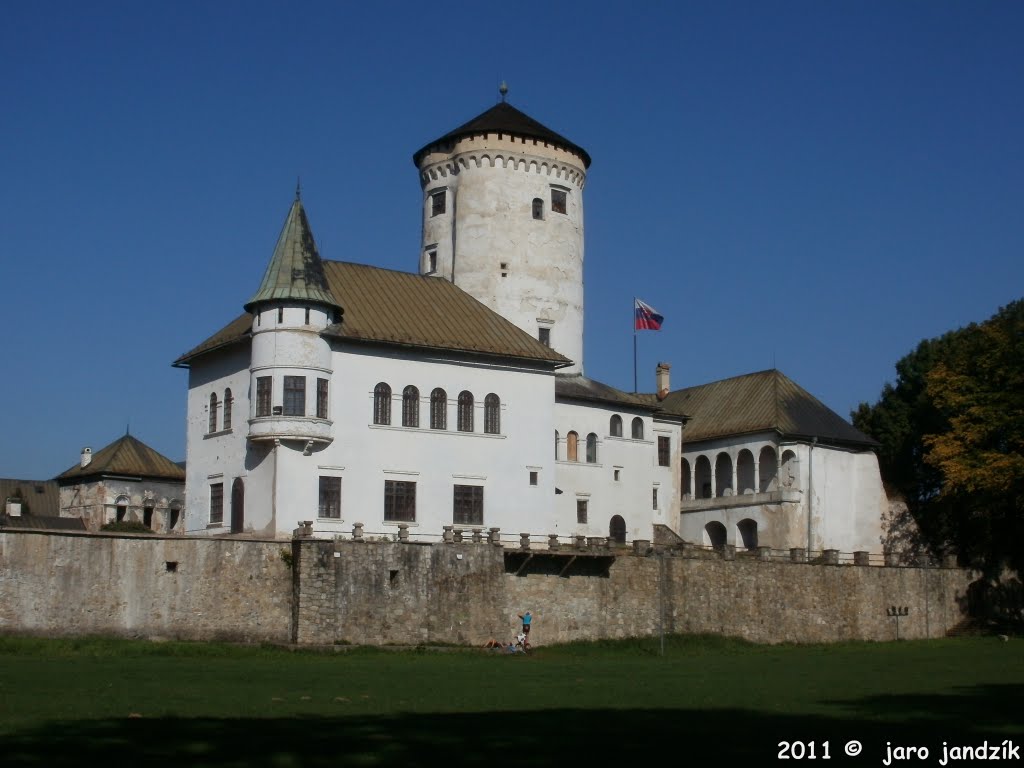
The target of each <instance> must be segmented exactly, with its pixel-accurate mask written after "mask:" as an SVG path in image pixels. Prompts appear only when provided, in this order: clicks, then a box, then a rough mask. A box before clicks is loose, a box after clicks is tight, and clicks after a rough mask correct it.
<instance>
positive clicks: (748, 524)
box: [736, 517, 757, 549]
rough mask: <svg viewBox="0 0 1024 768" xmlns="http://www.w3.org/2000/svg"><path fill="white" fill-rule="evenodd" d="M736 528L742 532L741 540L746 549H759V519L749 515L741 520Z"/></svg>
mask: <svg viewBox="0 0 1024 768" xmlns="http://www.w3.org/2000/svg"><path fill="white" fill-rule="evenodd" d="M736 528H737V529H738V530H739V532H740V541H742V542H743V548H744V549H757V521H755V520H751V519H750V518H749V517H748V518H745V519H743V520H740V522H739V524H738V525H737V526H736Z"/></svg>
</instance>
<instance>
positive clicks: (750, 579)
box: [0, 530, 973, 645]
mask: <svg viewBox="0 0 1024 768" xmlns="http://www.w3.org/2000/svg"><path fill="white" fill-rule="evenodd" d="M636 545H637V546H634V547H633V549H628V548H623V549H617V550H608V549H601V548H590V547H588V548H566V549H563V550H559V551H547V550H535V549H528V548H525V547H524V548H520V549H511V548H508V547H504V546H501V545H495V543H494V542H491V541H488V540H487V539H486V538H484V539H483V540H481V541H476V542H474V541H471V540H466V541H463V542H459V543H449V542H445V543H437V544H420V543H413V542H408V541H395V542H391V541H353V540H345V541H342V540H336V541H328V540H321V539H313V538H309V537H304V536H301V535H300V536H298V537H297V538H295V539H293V540H292V541H291V542H288V541H281V540H278V541H256V540H252V539H242V538H237V539H235V538H184V537H153V536H130V535H95V534H92V535H89V534H79V535H70V534H67V533H63V532H62V533H52V532H35V531H32V532H28V531H25V532H16V531H10V530H8V531H4V532H0V632H6V633H27V634H37V635H85V634H104V635H117V636H131V637H161V638H180V639H191V640H238V641H247V642H271V643H297V644H300V645H336V644H356V645H358V644H395V645H418V644H429V643H438V644H440V643H454V644H465V645H481V644H483V643H484V641H486V640H488V639H489V638H492V637H493V638H496V639H498V640H503V641H506V642H507V641H508V640H510V639H512V637H513V635H514V633H516V632H518V628H519V619H518V614H520V613H523V612H524V611H526V610H530V611H531V612H532V614H533V618H534V623H533V626H534V629H533V632H532V634H531V641H532V642H533V644H535V645H543V644H550V643H562V642H568V641H572V640H585V639H600V638H622V637H630V636H638V635H657V634H658V633H659V632H661V631H664V632H665V633H713V634H724V635H731V636H736V637H742V638H745V639H748V640H752V641H756V642H763V643H777V642H833V641H840V640H877V641H886V640H894V639H896V638H897V635H898V637H899V638H906V639H911V638H937V637H943V636H944V635H946V634H947V633H948V632H949V631H950V630H952V629H954V628H956V627H957V625H958V624H959V623H960V622H961V621H962V620H963V619H964V618H965V612H966V594H967V588H968V585H969V584H970V583H971V581H972V580H973V575H972V573H971V572H969V571H965V570H962V569H958V568H907V567H896V566H875V565H854V564H832V563H831V562H825V563H807V562H799V561H778V560H770V559H765V558H759V557H739V556H735V554H734V553H727V554H726V555H725V556H724V557H722V556H718V555H709V554H708V553H706V552H701V553H696V552H694V551H687V550H685V549H682V548H654V547H651V546H649V544H648V543H646V542H636Z"/></svg>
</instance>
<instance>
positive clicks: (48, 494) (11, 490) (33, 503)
mask: <svg viewBox="0 0 1024 768" xmlns="http://www.w3.org/2000/svg"><path fill="white" fill-rule="evenodd" d="M16 497H20V498H21V501H22V504H23V507H24V511H23V512H22V514H27V515H39V516H41V517H47V516H53V517H55V516H57V515H59V514H60V486H58V485H57V481H56V480H14V479H9V478H0V511H3V508H4V506H5V503H6V501H7V499H9V498H16Z"/></svg>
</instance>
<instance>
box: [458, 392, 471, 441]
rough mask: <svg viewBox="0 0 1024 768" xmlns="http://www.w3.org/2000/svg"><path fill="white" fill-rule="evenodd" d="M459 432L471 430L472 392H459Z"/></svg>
mask: <svg viewBox="0 0 1024 768" xmlns="http://www.w3.org/2000/svg"><path fill="white" fill-rule="evenodd" d="M457 428H458V430H459V432H472V431H473V393H472V392H467V391H466V390H463V391H462V392H459V423H458V427H457Z"/></svg>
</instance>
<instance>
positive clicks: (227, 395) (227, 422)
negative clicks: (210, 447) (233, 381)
mask: <svg viewBox="0 0 1024 768" xmlns="http://www.w3.org/2000/svg"><path fill="white" fill-rule="evenodd" d="M232 400H233V398H232V397H231V390H230V389H225V390H224V429H231V402H232Z"/></svg>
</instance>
